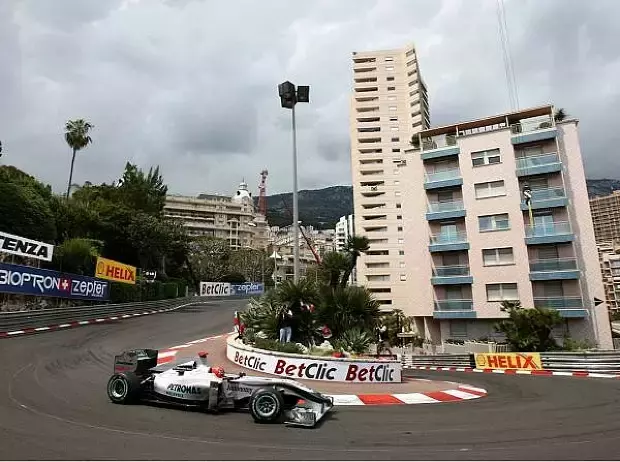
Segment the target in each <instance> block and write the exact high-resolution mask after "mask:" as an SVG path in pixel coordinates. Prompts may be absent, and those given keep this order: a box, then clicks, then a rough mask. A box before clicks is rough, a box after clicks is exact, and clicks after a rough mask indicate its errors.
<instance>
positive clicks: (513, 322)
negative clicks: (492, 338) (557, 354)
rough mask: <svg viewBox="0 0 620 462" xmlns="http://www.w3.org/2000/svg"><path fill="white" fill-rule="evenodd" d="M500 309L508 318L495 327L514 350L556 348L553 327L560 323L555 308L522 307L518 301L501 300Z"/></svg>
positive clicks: (560, 319)
mask: <svg viewBox="0 0 620 462" xmlns="http://www.w3.org/2000/svg"><path fill="white" fill-rule="evenodd" d="M500 310H501V311H503V312H506V313H508V319H504V320H502V321H500V322H499V323H497V324H496V329H497V330H498V331H500V332H502V333H504V335H505V336H506V341H507V342H508V344H509V345H510V346H511V347H512V349H513V350H514V351H523V352H526V351H530V352H540V351H552V350H556V349H558V345H557V342H556V341H555V339H554V338H553V336H552V333H553V329H554V328H556V327H558V326H560V325H561V324H562V317H561V316H560V314H559V313H558V312H557V311H556V310H553V309H551V310H549V309H545V308H522V307H521V303H520V302H509V301H504V302H502V306H501V308H500Z"/></svg>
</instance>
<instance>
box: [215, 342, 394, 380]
mask: <svg viewBox="0 0 620 462" xmlns="http://www.w3.org/2000/svg"><path fill="white" fill-rule="evenodd" d="M226 356H227V357H228V359H229V360H231V361H232V362H234V363H235V364H238V365H239V366H241V367H245V368H247V369H252V370H255V371H258V372H263V373H265V374H270V375H278V376H280V377H290V378H293V379H300V380H323V381H328V382H348V383H400V382H401V381H402V379H401V365H400V363H398V362H388V361H369V362H348V361H325V360H323V361H322V360H318V359H313V358H296V357H277V356H272V355H268V354H264V353H259V352H254V351H246V350H243V349H240V348H236V347H234V346H233V345H230V344H229V345H227V348H226Z"/></svg>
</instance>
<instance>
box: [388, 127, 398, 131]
mask: <svg viewBox="0 0 620 462" xmlns="http://www.w3.org/2000/svg"><path fill="white" fill-rule="evenodd" d="M390 130H392V131H393V132H397V131H398V127H390Z"/></svg>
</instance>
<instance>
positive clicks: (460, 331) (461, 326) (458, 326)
mask: <svg viewBox="0 0 620 462" xmlns="http://www.w3.org/2000/svg"><path fill="white" fill-rule="evenodd" d="M450 337H467V323H466V322H465V321H450Z"/></svg>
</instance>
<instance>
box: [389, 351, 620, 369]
mask: <svg viewBox="0 0 620 462" xmlns="http://www.w3.org/2000/svg"><path fill="white" fill-rule="evenodd" d="M540 357H541V360H542V366H543V369H546V370H550V371H584V372H595V373H596V372H599V373H619V372H620V352H617V351H588V352H548V353H541V355H540ZM401 360H402V365H403V367H404V368H412V367H416V366H430V367H471V368H475V367H476V361H475V354H473V353H472V354H467V355H462V354H461V355H458V354H454V355H449V354H443V355H432V356H431V355H428V356H427V355H411V354H404V355H402V357H401Z"/></svg>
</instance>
